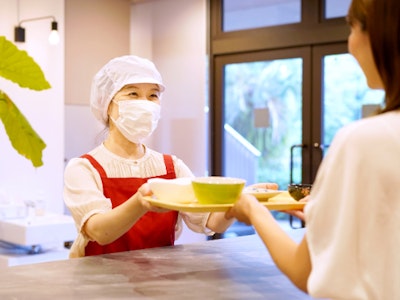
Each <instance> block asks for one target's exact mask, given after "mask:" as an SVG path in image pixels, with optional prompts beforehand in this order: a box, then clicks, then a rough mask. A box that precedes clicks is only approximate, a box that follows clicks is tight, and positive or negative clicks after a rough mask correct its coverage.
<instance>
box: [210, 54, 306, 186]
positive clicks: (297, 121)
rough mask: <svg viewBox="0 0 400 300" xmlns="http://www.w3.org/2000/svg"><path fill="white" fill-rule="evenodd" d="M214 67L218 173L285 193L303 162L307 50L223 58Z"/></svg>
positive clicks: (298, 178)
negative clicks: (218, 74)
mask: <svg viewBox="0 0 400 300" xmlns="http://www.w3.org/2000/svg"><path fill="white" fill-rule="evenodd" d="M216 65H217V68H219V67H220V68H221V71H222V74H223V78H221V80H222V82H221V84H222V85H223V89H222V92H223V96H222V98H223V103H221V106H222V110H221V114H222V120H224V121H223V128H221V129H222V132H221V133H220V134H221V137H222V139H221V140H222V144H221V148H222V156H221V163H222V165H221V167H222V169H223V173H222V174H223V175H225V176H232V177H241V178H244V179H246V181H247V184H248V185H249V184H253V183H257V182H267V181H268V182H276V183H278V184H279V186H280V188H281V189H286V186H287V184H288V183H289V181H290V177H291V176H292V175H293V174H292V169H295V170H296V172H295V174H294V175H293V176H295V177H296V178H295V179H296V180H298V181H299V180H301V173H302V172H301V169H302V165H303V160H307V158H306V157H302V155H301V146H300V145H302V143H303V139H304V138H306V139H307V138H309V137H305V136H304V134H305V133H308V132H309V131H310V124H311V123H310V122H308V121H306V122H303V119H305V120H308V119H309V118H303V114H304V113H306V114H307V115H309V114H310V102H309V101H310V94H309V91H310V81H311V78H310V77H309V74H310V48H308V47H307V48H297V49H295V50H280V51H266V52H262V53H250V54H240V55H230V56H224V57H223V58H217V61H216ZM298 148H299V149H298ZM291 152H295V153H293V154H295V155H292V153H291ZM298 153H300V156H299V155H298ZM291 157H293V158H294V159H293V160H291ZM307 164H309V162H307Z"/></svg>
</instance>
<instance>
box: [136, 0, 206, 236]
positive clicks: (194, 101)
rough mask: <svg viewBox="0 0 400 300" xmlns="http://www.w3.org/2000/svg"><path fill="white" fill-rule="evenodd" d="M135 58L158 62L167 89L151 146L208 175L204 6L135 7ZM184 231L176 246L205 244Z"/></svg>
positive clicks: (177, 2)
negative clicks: (199, 242) (192, 243)
mask: <svg viewBox="0 0 400 300" xmlns="http://www.w3.org/2000/svg"><path fill="white" fill-rule="evenodd" d="M131 16H132V18H131V53H132V54H136V55H139V56H142V57H146V58H149V59H151V60H152V61H154V63H155V64H156V66H157V68H158V70H159V71H160V73H161V75H162V77H163V81H164V83H165V85H166V91H165V92H164V94H163V98H162V104H161V105H162V117H161V120H160V122H159V125H158V128H157V130H156V131H155V133H154V134H153V136H152V137H150V139H149V141H148V145H149V146H150V147H152V148H154V149H156V150H158V151H160V152H163V153H171V154H174V155H176V156H178V157H179V158H181V159H182V160H183V161H184V162H185V163H186V164H187V165H188V166H189V167H190V169H191V170H192V171H193V173H194V174H195V175H196V176H204V175H205V174H206V171H207V143H206V133H207V123H206V115H205V113H204V107H205V105H206V91H207V86H206V74H207V65H206V63H207V56H206V55H207V52H206V28H207V25H206V1H205V0H190V1H187V0H162V1H146V2H145V3H137V4H133V5H132V15H131ZM204 239H205V236H204V235H203V234H196V233H194V232H192V231H190V230H189V229H187V228H186V227H185V228H184V231H183V233H182V236H181V237H180V238H179V239H178V241H177V244H179V243H187V242H194V241H199V240H204Z"/></svg>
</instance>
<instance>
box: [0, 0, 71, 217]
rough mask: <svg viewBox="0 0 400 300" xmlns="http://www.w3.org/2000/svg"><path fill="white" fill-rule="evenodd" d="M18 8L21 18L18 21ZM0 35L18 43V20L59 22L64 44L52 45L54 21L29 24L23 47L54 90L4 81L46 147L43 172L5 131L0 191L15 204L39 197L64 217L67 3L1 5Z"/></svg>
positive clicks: (0, 133)
mask: <svg viewBox="0 0 400 300" xmlns="http://www.w3.org/2000/svg"><path fill="white" fill-rule="evenodd" d="M18 3H19V18H18ZM0 7H1V9H0V35H4V36H6V38H7V39H9V40H11V41H13V40H14V26H16V25H17V24H18V20H22V19H29V18H36V17H42V16H48V15H53V16H55V18H56V19H57V22H58V27H59V33H60V37H61V41H60V43H59V44H58V45H56V46H51V45H49V43H48V41H47V37H48V34H49V32H50V23H51V20H50V19H48V20H40V21H34V22H29V23H24V24H23V27H25V29H26V42H25V43H18V45H17V46H18V47H19V48H20V49H23V50H26V51H27V52H28V53H29V54H30V55H31V56H32V57H33V58H34V60H35V61H36V62H37V63H38V64H39V65H40V67H41V68H42V70H43V71H44V73H45V76H46V78H47V80H48V81H49V82H50V84H51V86H52V88H51V89H49V90H46V91H41V92H37V91H31V90H28V89H22V88H20V87H19V86H18V85H16V84H14V83H12V82H10V81H7V80H5V79H3V78H0V89H2V90H3V91H5V92H6V93H7V94H8V95H9V96H10V98H11V99H12V100H13V101H14V102H15V103H16V105H17V107H18V108H19V109H20V110H21V111H22V113H23V114H24V115H25V117H26V118H27V119H28V121H29V122H30V123H31V125H32V127H33V128H34V129H35V130H36V132H37V133H38V134H39V135H40V136H41V137H42V139H43V140H44V141H45V143H46V144H47V147H46V148H45V150H44V152H43V162H44V166H42V167H39V168H37V169H35V168H34V167H33V166H32V164H31V162H30V161H28V160H27V159H26V158H24V157H22V156H20V155H19V154H17V152H16V151H15V150H14V149H13V148H12V146H11V144H10V142H9V140H8V136H7V135H6V133H5V130H4V127H3V125H2V123H1V125H0V190H6V192H7V193H8V195H10V197H12V198H14V199H15V200H33V199H34V198H35V197H37V196H38V194H41V196H40V197H43V198H44V200H45V201H46V206H47V209H48V210H49V211H52V212H55V213H62V212H63V211H64V206H63V200H62V186H63V170H64V163H63V159H64V43H63V40H64V39H63V30H64V1H63V0H35V1H31V0H20V1H17V0H0Z"/></svg>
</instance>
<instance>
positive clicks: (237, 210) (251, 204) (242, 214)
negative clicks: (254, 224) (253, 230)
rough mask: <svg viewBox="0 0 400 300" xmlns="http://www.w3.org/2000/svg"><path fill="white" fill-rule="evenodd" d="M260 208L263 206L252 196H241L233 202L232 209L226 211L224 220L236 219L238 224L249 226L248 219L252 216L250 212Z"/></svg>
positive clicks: (249, 221)
mask: <svg viewBox="0 0 400 300" xmlns="http://www.w3.org/2000/svg"><path fill="white" fill-rule="evenodd" d="M264 188H265V185H264ZM262 207H263V206H262V205H261V204H260V203H259V202H258V200H257V199H256V198H255V197H254V196H252V195H249V194H242V195H241V196H240V198H239V199H238V200H237V201H236V202H235V204H234V205H233V207H232V208H230V209H228V211H227V212H226V213H225V218H227V219H231V218H236V219H237V220H238V221H239V222H242V223H245V224H247V225H251V220H250V217H251V215H252V211H254V210H255V209H260V208H262Z"/></svg>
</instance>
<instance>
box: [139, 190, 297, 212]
mask: <svg viewBox="0 0 400 300" xmlns="http://www.w3.org/2000/svg"><path fill="white" fill-rule="evenodd" d="M263 196H265V195H263ZM256 198H257V196H256ZM262 198H263V197H261V199H259V200H260V203H261V204H262V205H264V206H265V207H266V208H268V209H269V210H281V211H285V210H301V209H303V208H304V205H305V203H304V202H297V201H295V200H293V199H292V198H291V197H290V196H289V195H286V192H281V193H279V194H278V195H277V196H274V197H270V198H269V199H268V200H267V201H264V200H262ZM144 199H145V200H147V201H149V202H150V203H151V204H152V205H154V206H157V207H162V208H166V209H171V210H177V211H184V212H224V211H227V210H228V209H229V208H231V207H232V206H233V204H200V203H197V202H192V203H175V202H170V201H163V200H161V199H157V198H155V197H154V196H151V197H150V196H147V197H144Z"/></svg>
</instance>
